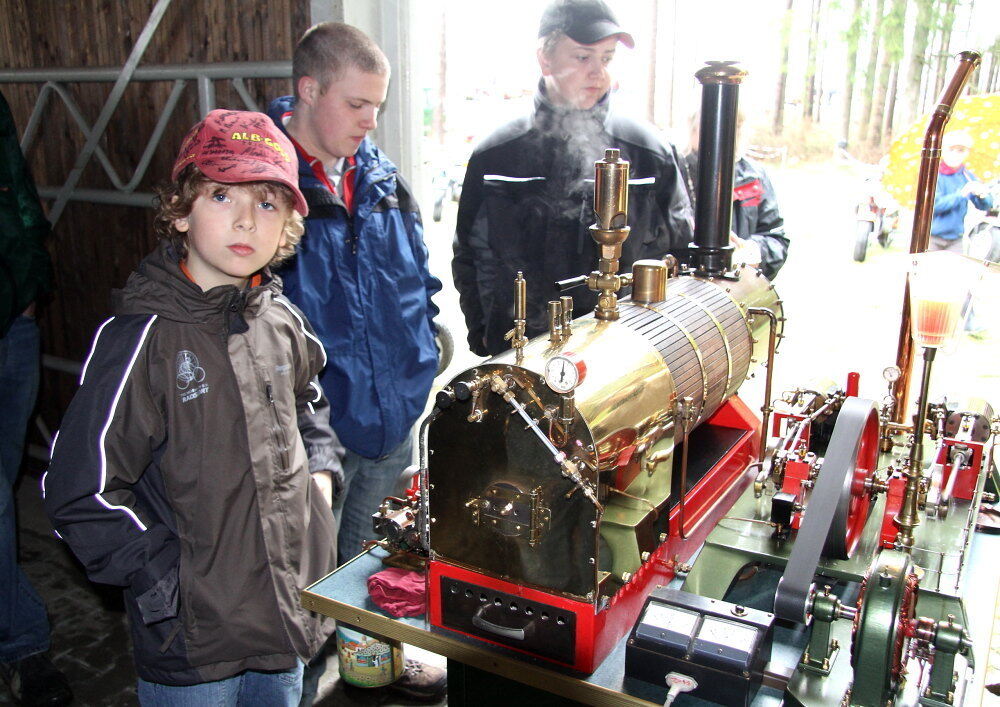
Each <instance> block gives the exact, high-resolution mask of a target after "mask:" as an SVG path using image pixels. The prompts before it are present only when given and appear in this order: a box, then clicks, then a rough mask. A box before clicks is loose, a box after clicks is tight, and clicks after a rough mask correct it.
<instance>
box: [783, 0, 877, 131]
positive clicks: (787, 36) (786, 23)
mask: <svg viewBox="0 0 1000 707" xmlns="http://www.w3.org/2000/svg"><path fill="white" fill-rule="evenodd" d="M880 2H881V0H880ZM794 4H795V0H788V6H787V7H786V8H785V16H784V17H783V18H782V19H781V66H780V72H779V75H778V91H777V96H776V98H775V105H774V126H773V128H774V134H775V135H781V131H782V129H783V128H784V127H785V87H786V85H787V84H788V47H789V45H790V44H791V33H792V5H794Z"/></svg>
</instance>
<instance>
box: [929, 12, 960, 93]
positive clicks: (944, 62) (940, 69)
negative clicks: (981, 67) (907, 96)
mask: <svg viewBox="0 0 1000 707" xmlns="http://www.w3.org/2000/svg"><path fill="white" fill-rule="evenodd" d="M957 2H958V0H944V3H943V5H942V6H941V35H940V37H939V41H938V51H937V61H938V63H937V76H935V78H934V91H933V95H931V100H932V101H934V100H937V97H938V96H940V95H941V91H943V90H944V80H945V74H946V73H947V70H948V63H949V61H950V59H951V51H950V50H951V33H952V30H953V28H954V27H955V4H956V3H957ZM926 111H927V106H924V112H926Z"/></svg>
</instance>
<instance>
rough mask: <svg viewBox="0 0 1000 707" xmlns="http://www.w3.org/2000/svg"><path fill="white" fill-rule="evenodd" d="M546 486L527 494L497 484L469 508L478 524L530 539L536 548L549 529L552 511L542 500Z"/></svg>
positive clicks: (509, 534)
mask: <svg viewBox="0 0 1000 707" xmlns="http://www.w3.org/2000/svg"><path fill="white" fill-rule="evenodd" d="M543 500H544V497H543V495H542V487H541V486H539V487H537V488H535V489H534V490H532V491H530V492H523V491H521V489H519V488H518V487H517V486H514V485H513V484H510V483H507V482H502V481H501V482H497V483H495V484H492V485H491V486H489V487H488V488H487V489H486V492H485V493H484V494H483V495H482V496H481V497H478V498H473V499H470V500H469V501H467V502H466V504H465V507H466V508H469V509H470V510H471V511H472V523H473V524H474V525H480V526H485V527H487V528H492V529H493V530H495V531H496V532H498V533H501V534H502V535H506V536H507V537H509V538H521V537H527V539H528V545H530V546H532V547H534V546H535V545H536V544H538V542H539V541H540V540H541V539H542V534H543V533H544V532H545V531H547V530H548V529H549V525H550V522H551V520H552V512H551V511H550V510H549V508H548V507H546V506H545V505H544V504H543V503H542V501H543Z"/></svg>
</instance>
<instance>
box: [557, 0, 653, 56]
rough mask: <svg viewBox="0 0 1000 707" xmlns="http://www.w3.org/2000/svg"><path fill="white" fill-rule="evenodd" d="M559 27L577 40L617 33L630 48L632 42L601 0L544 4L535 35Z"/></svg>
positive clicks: (588, 40)
mask: <svg viewBox="0 0 1000 707" xmlns="http://www.w3.org/2000/svg"><path fill="white" fill-rule="evenodd" d="M556 31H561V32H563V33H564V34H565V35H566V36H567V37H569V38H570V39H572V40H573V41H575V42H579V43H580V44H596V43H597V42H600V41H601V40H602V39H607V38H608V37H611V36H613V35H618V40H619V41H620V42H621V43H622V44H624V45H625V46H626V47H628V48H629V49H632V48H633V47H634V46H635V40H634V39H632V35H631V34H629V33H628V32H626V31H625V30H623V29H622V28H621V27H619V26H618V20H617V19H615V16H614V14H613V13H612V12H611V10H610V9H609V8H608V6H607V5H605V4H604V3H603V2H601V0H557V1H556V2H554V3H552V4H551V5H549V6H548V7H547V8H545V12H543V13H542V21H541V23H540V24H539V25H538V36H539V37H544V36H546V35H548V34H551V33H552V32H556Z"/></svg>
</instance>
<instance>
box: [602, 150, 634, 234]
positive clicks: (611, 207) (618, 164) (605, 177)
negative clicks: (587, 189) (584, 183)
mask: <svg viewBox="0 0 1000 707" xmlns="http://www.w3.org/2000/svg"><path fill="white" fill-rule="evenodd" d="M595 167H596V170H595V174H594V215H595V216H596V217H597V222H596V223H595V224H594V227H595V229H596V230H599V231H621V230H623V229H624V230H625V234H626V235H627V233H628V169H629V163H628V162H627V161H625V160H623V159H621V153H620V152H619V151H618V150H615V149H609V150H606V151H605V155H604V159H603V160H598V161H597V163H596V164H595ZM623 240H625V238H624V237H622V238H621V239H620V240H618V242H619V243H620V242H621V241H623ZM598 242H599V243H601V242H602V241H600V240H599V241H598Z"/></svg>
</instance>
